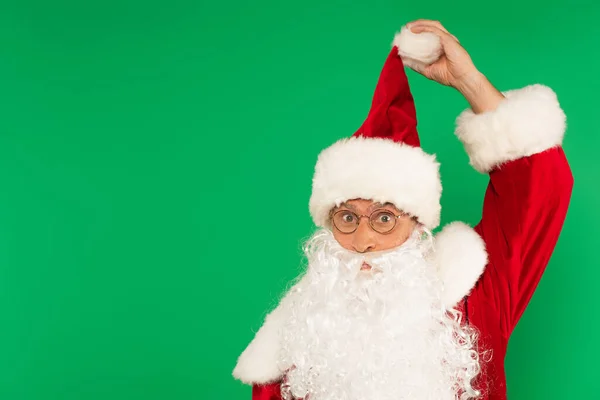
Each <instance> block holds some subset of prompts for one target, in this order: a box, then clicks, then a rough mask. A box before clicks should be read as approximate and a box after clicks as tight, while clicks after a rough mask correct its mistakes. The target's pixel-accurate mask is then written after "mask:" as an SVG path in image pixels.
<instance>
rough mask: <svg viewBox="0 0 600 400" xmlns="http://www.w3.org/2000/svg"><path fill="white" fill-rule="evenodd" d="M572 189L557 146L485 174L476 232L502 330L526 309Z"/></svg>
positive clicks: (561, 222) (556, 236) (549, 253)
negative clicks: (483, 248) (485, 255)
mask: <svg viewBox="0 0 600 400" xmlns="http://www.w3.org/2000/svg"><path fill="white" fill-rule="evenodd" d="M572 187H573V177H572V175H571V170H570V168H569V165H568V163H567V160H566V158H565V154H564V152H563V150H562V148H553V149H550V150H547V151H545V152H542V153H539V154H534V155H532V156H530V157H525V158H520V159H517V160H514V161H511V162H509V163H507V164H505V165H503V166H502V167H501V168H500V169H496V170H494V171H492V172H491V173H490V183H489V186H488V189H487V191H486V194H485V200H484V206H483V217H482V219H481V222H480V224H479V225H478V226H477V227H476V228H475V229H476V230H477V231H478V233H479V234H480V235H481V236H482V237H483V239H484V241H485V243H486V248H487V252H488V257H489V264H488V267H487V270H486V272H485V275H488V276H490V277H491V278H492V279H493V282H494V284H493V291H494V292H495V298H496V301H497V302H499V304H498V307H497V309H498V311H499V313H500V315H501V318H502V321H501V325H502V328H503V330H504V331H505V332H506V333H507V334H510V333H511V332H512V330H513V329H514V327H515V326H516V324H517V322H518V321H519V319H520V317H521V315H522V314H523V312H524V311H525V308H526V307H527V304H528V303H529V300H530V299H531V297H532V295H533V293H534V291H535V289H536V287H537V285H538V283H539V281H540V279H541V277H542V274H543V273H544V270H545V269H546V266H547V264H548V261H549V260H550V256H551V255H552V252H553V251H554V248H555V245H556V243H557V241H558V237H559V235H560V232H561V229H562V226H563V222H564V220H565V217H566V214H567V208H568V205H569V200H570V197H571V190H572Z"/></svg>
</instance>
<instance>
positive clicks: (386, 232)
mask: <svg viewBox="0 0 600 400" xmlns="http://www.w3.org/2000/svg"><path fill="white" fill-rule="evenodd" d="M382 211H384V212H386V213H390V214H392V215H393V216H394V226H392V227H391V228H390V230H389V231H385V232H380V231H378V230H377V229H375V227H374V226H373V223H372V222H371V217H372V216H373V214H375V213H377V212H382ZM339 213H350V214H353V215H354V216H355V217H356V220H357V221H358V222H357V223H356V227H355V228H354V230H352V231H350V232H344V231H342V230H341V229H340V228H338V226H337V225H336V224H335V216H336V215H337V214H339ZM408 216H409V215H408V214H405V213H403V214H400V215H396V213H394V212H393V211H390V210H387V209H385V208H378V209H377V210H373V211H372V212H371V214H369V215H365V214H361V215H359V214H357V213H355V212H354V211H351V210H337V211H335V212H333V213H331V225H333V226H334V227H335V229H337V230H338V231H339V232H340V233H341V234H343V235H350V234H352V233H354V232H356V230H357V229H358V227H359V226H360V220H361V219H362V218H363V217H365V218H367V221H369V226H370V227H371V229H373V230H374V231H375V232H377V233H379V234H381V235H387V234H389V233H391V232H392V231H393V230H394V228H395V227H396V224H397V223H398V219H399V218H402V217H408Z"/></svg>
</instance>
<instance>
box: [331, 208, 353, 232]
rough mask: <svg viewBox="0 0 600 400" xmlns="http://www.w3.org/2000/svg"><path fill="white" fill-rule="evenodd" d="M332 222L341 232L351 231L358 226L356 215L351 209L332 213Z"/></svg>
mask: <svg viewBox="0 0 600 400" xmlns="http://www.w3.org/2000/svg"><path fill="white" fill-rule="evenodd" d="M333 224H334V225H335V227H336V228H337V229H338V230H339V231H340V232H343V233H352V232H354V231H355V230H356V227H357V226H358V217H357V216H356V214H354V213H353V212H351V211H346V210H342V211H338V212H336V213H335V214H333Z"/></svg>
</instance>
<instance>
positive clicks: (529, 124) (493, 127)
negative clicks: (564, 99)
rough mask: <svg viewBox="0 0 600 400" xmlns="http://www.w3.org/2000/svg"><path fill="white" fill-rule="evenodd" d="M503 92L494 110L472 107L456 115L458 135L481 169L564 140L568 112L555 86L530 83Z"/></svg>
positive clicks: (474, 163)
mask: <svg viewBox="0 0 600 400" xmlns="http://www.w3.org/2000/svg"><path fill="white" fill-rule="evenodd" d="M504 95H505V96H506V99H505V100H504V101H503V102H502V103H501V104H500V105H499V106H498V108H497V109H496V110H494V111H490V112H485V113H482V114H475V113H474V112H473V111H472V110H470V109H469V110H465V111H464V112H463V113H462V114H461V115H459V117H458V118H457V124H456V125H457V126H456V136H457V137H458V138H459V139H460V141H461V142H462V143H463V144H464V146H465V150H466V151H467V153H468V154H469V158H470V162H471V165H472V166H473V167H474V168H475V169H476V170H477V171H479V172H482V173H486V172H490V171H491V170H493V169H494V168H496V167H498V166H500V165H502V164H503V163H506V162H508V161H512V160H516V159H518V158H522V157H528V156H530V155H533V154H536V153H541V152H543V151H545V150H548V149H550V148H552V147H556V146H560V145H561V144H562V140H563V136H564V132H565V127H566V116H565V113H564V112H563V110H562V109H561V107H560V105H559V103H558V99H557V97H556V94H555V93H554V91H553V90H552V89H550V88H549V87H547V86H543V85H531V86H527V87H525V88H523V89H519V90H512V91H508V92H506V93H504Z"/></svg>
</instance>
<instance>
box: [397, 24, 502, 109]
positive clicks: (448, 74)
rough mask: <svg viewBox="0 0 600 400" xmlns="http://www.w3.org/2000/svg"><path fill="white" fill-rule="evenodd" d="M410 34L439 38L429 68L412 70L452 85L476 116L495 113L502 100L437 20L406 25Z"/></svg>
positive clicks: (420, 66) (469, 57) (416, 67)
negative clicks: (436, 55) (439, 50)
mask: <svg viewBox="0 0 600 400" xmlns="http://www.w3.org/2000/svg"><path fill="white" fill-rule="evenodd" d="M407 27H408V29H410V30H411V31H412V32H413V33H421V32H431V33H433V34H436V35H437V36H439V38H440V44H441V45H442V55H441V57H440V58H439V59H438V60H437V61H436V62H434V63H433V64H430V65H424V64H417V65H416V66H415V68H413V69H415V71H417V72H418V73H420V74H422V75H423V76H425V77H427V78H429V79H431V80H434V81H436V82H438V83H441V84H442V85H446V86H452V87H453V88H455V89H457V90H458V91H459V92H460V93H462V94H463V96H464V97H465V99H466V100H467V101H468V102H469V104H470V105H471V108H472V109H473V111H474V112H475V113H477V114H479V113H482V112H486V111H492V110H495V109H496V108H497V107H498V105H499V104H500V103H501V102H502V101H503V100H504V95H503V94H502V93H501V92H500V91H498V90H497V89H496V88H495V87H494V86H493V85H492V84H491V83H490V82H489V81H488V80H487V78H486V77H485V76H484V75H483V74H482V73H480V72H479V71H478V70H477V68H476V67H475V65H474V64H473V61H472V60H471V56H469V53H467V51H466V50H465V49H464V48H463V47H462V46H461V45H460V43H459V42H458V39H457V38H456V36H454V35H452V34H450V33H449V32H448V31H447V30H446V28H444V27H443V26H442V24H440V23H439V22H438V21H430V20H424V19H420V20H417V21H413V22H411V23H408V24H407Z"/></svg>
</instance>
